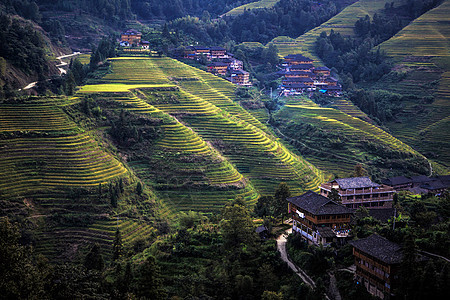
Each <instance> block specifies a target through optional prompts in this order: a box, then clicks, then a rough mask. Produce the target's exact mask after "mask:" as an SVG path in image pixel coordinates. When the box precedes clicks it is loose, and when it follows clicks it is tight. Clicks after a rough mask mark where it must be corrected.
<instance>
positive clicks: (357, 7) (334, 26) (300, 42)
mask: <svg viewBox="0 0 450 300" xmlns="http://www.w3.org/2000/svg"><path fill="white" fill-rule="evenodd" d="M391 2H394V3H395V4H397V3H402V2H404V0H396V1H389V0H360V1H357V2H355V3H353V4H352V5H350V6H348V7H346V8H344V9H343V10H342V11H341V12H340V13H339V14H337V15H336V16H334V17H333V18H331V19H330V20H328V21H327V22H325V23H323V24H322V25H320V26H318V27H316V28H314V29H312V30H310V31H308V32H306V33H305V34H303V35H301V36H299V37H298V38H296V39H293V38H289V37H277V38H275V39H273V40H272V41H271V43H274V44H275V45H277V47H278V50H279V54H280V55H281V56H283V57H284V56H286V55H288V54H296V53H300V54H303V55H305V56H308V57H311V58H312V59H314V60H315V61H316V62H317V63H318V64H320V63H321V62H320V59H319V58H318V57H317V56H316V55H315V51H314V44H315V42H316V39H317V37H319V35H320V34H321V33H322V32H323V31H325V32H327V33H329V32H330V31H331V30H334V31H335V32H339V33H341V34H342V35H345V36H353V35H354V32H353V29H354V25H355V22H356V21H358V19H359V18H362V17H365V16H366V15H369V16H370V17H372V16H373V15H374V14H375V13H376V12H377V11H379V10H380V9H383V8H384V5H385V4H386V3H391Z"/></svg>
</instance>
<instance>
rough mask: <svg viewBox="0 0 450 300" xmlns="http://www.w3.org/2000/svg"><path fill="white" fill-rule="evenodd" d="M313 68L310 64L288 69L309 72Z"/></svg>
mask: <svg viewBox="0 0 450 300" xmlns="http://www.w3.org/2000/svg"><path fill="white" fill-rule="evenodd" d="M313 67H314V66H313V65H311V64H300V65H295V66H292V67H290V68H289V69H291V70H309V69H312V68H313Z"/></svg>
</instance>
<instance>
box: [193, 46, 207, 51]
mask: <svg viewBox="0 0 450 300" xmlns="http://www.w3.org/2000/svg"><path fill="white" fill-rule="evenodd" d="M194 49H195V50H209V48H208V47H204V46H194Z"/></svg>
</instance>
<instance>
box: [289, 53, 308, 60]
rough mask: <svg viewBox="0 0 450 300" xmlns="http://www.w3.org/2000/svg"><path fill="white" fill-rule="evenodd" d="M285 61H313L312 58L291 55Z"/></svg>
mask: <svg viewBox="0 0 450 300" xmlns="http://www.w3.org/2000/svg"><path fill="white" fill-rule="evenodd" d="M284 59H293V60H296V61H313V60H312V59H311V58H309V57H306V56H303V55H301V54H289V55H288V56H285V57H284Z"/></svg>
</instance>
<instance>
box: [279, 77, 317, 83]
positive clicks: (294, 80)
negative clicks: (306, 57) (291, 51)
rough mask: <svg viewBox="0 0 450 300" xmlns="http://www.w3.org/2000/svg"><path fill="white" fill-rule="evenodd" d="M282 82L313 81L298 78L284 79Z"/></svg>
mask: <svg viewBox="0 0 450 300" xmlns="http://www.w3.org/2000/svg"><path fill="white" fill-rule="evenodd" d="M283 81H292V82H313V81H314V80H312V79H311V78H304V77H300V78H284V79H283Z"/></svg>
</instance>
